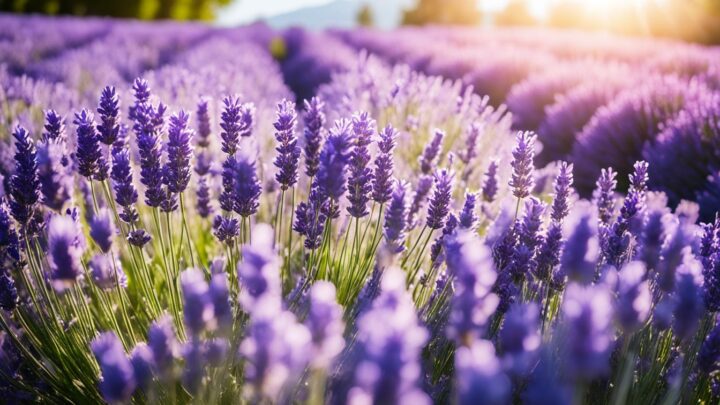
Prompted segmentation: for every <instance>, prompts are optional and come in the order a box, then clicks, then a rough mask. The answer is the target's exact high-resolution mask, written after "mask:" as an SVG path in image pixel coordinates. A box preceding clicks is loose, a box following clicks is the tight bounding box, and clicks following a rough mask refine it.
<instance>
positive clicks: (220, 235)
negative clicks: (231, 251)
mask: <svg viewBox="0 0 720 405" xmlns="http://www.w3.org/2000/svg"><path fill="white" fill-rule="evenodd" d="M239 234H240V224H239V223H238V220H237V218H226V217H223V216H222V215H216V216H215V219H214V220H213V235H215V237H216V238H217V239H218V240H219V241H220V242H225V243H227V244H231V243H232V241H233V238H234V237H236V236H238V235H239Z"/></svg>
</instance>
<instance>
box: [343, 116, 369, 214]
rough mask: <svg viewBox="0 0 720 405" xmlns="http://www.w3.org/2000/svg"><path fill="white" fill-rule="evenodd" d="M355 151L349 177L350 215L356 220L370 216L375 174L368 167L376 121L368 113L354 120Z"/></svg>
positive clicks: (352, 152)
mask: <svg viewBox="0 0 720 405" xmlns="http://www.w3.org/2000/svg"><path fill="white" fill-rule="evenodd" d="M352 133H353V141H354V142H353V145H354V147H353V149H352V151H351V152H350V162H349V169H348V170H349V172H350V176H349V177H348V185H347V187H348V202H349V203H350V205H349V206H348V208H347V211H348V213H349V214H350V215H351V216H353V217H355V218H362V217H364V216H366V215H367V214H368V210H367V203H368V201H369V200H370V193H371V192H372V182H373V172H372V170H371V169H370V168H369V167H368V164H369V163H370V151H369V150H368V146H369V145H370V143H371V142H372V135H373V134H374V133H375V121H374V120H373V119H371V118H370V116H369V114H368V113H361V114H356V115H355V116H354V117H353V120H352Z"/></svg>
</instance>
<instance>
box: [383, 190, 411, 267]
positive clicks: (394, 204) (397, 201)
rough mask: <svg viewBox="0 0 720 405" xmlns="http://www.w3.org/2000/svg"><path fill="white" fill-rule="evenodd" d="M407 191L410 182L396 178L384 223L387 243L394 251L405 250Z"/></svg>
mask: <svg viewBox="0 0 720 405" xmlns="http://www.w3.org/2000/svg"><path fill="white" fill-rule="evenodd" d="M407 193H408V183H407V182H403V181H400V180H396V182H395V187H394V188H393V193H392V198H391V199H390V206H389V207H388V210H387V212H386V213H385V224H384V225H383V229H384V232H383V234H384V236H385V243H387V245H388V246H389V247H390V251H391V252H393V253H401V252H402V251H403V250H405V229H406V227H407V213H408V198H407Z"/></svg>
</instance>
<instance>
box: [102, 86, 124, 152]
mask: <svg viewBox="0 0 720 405" xmlns="http://www.w3.org/2000/svg"><path fill="white" fill-rule="evenodd" d="M97 113H98V114H99V115H100V121H101V123H100V125H98V126H97V132H98V134H99V140H100V142H102V143H104V144H105V145H108V146H110V145H112V144H113V143H114V142H115V140H116V139H117V137H118V132H119V131H120V125H119V122H120V120H119V116H118V115H119V113H120V100H119V99H118V96H117V94H115V87H112V86H107V87H105V88H104V89H103V90H102V93H101V95H100V103H99V104H98V108H97Z"/></svg>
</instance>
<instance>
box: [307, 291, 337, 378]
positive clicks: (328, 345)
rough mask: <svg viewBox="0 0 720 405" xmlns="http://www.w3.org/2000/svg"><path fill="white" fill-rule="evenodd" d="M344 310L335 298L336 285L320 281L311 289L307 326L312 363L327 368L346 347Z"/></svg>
mask: <svg viewBox="0 0 720 405" xmlns="http://www.w3.org/2000/svg"><path fill="white" fill-rule="evenodd" d="M342 316H343V311H342V307H341V306H340V304H338V303H337V301H336V300H335V286H334V285H333V284H332V283H330V282H327V281H318V282H316V283H315V284H313V286H312V288H311V289H310V311H309V313H308V317H307V320H306V326H307V328H308V330H309V331H310V336H311V345H312V351H313V354H312V355H311V356H310V358H311V359H312V365H313V366H314V367H318V368H326V367H328V366H329V365H330V363H331V362H332V360H333V359H334V358H335V356H337V355H338V354H340V352H341V351H342V349H343V348H344V347H345V339H343V330H344V325H343V321H342Z"/></svg>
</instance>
